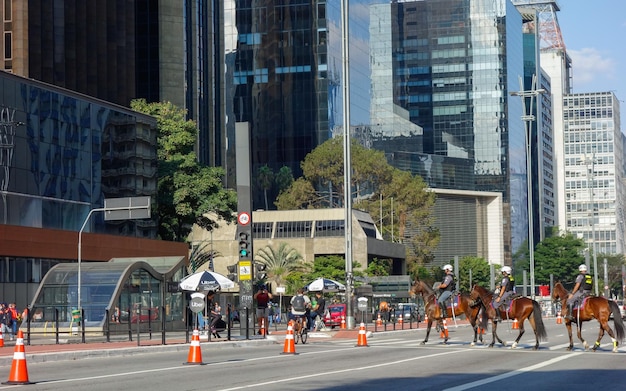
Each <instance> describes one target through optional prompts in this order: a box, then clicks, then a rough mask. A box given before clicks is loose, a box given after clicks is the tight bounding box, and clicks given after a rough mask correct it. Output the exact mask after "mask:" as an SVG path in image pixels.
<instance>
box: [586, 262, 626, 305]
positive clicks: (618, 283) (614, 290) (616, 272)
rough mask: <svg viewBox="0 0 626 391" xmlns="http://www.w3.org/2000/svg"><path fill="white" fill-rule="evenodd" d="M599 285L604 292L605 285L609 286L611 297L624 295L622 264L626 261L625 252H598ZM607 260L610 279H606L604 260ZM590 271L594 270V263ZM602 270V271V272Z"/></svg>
mask: <svg viewBox="0 0 626 391" xmlns="http://www.w3.org/2000/svg"><path fill="white" fill-rule="evenodd" d="M596 259H597V261H598V284H599V285H598V287H599V289H600V291H601V292H604V287H605V286H608V287H609V296H610V297H620V298H621V297H622V296H623V291H622V266H623V265H624V264H625V263H624V254H598V255H597V257H596ZM605 259H606V261H607V275H608V278H609V279H608V281H604V260H605ZM591 266H592V269H590V270H589V271H590V272H593V265H591ZM600 271H602V272H600Z"/></svg>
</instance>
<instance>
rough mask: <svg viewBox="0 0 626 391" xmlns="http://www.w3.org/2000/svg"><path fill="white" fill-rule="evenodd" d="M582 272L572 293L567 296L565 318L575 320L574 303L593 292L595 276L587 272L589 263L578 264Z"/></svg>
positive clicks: (579, 301)
mask: <svg viewBox="0 0 626 391" xmlns="http://www.w3.org/2000/svg"><path fill="white" fill-rule="evenodd" d="M578 271H579V272H580V273H579V274H578V276H577V277H576V284H575V285H574V289H572V293H570V294H569V295H568V296H567V308H566V312H565V319H568V320H574V316H573V315H572V314H573V313H574V305H576V304H578V303H581V302H582V299H583V298H584V297H585V296H589V295H590V294H591V288H592V287H593V277H592V276H591V274H587V265H585V264H582V265H580V266H578Z"/></svg>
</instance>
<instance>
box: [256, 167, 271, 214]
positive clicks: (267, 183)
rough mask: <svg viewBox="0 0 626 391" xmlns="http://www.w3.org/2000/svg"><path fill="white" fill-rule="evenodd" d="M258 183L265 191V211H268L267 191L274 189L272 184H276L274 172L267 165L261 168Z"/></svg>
mask: <svg viewBox="0 0 626 391" xmlns="http://www.w3.org/2000/svg"><path fill="white" fill-rule="evenodd" d="M257 181H258V184H259V187H260V188H261V189H263V197H264V198H265V210H267V209H268V204H267V190H268V189H270V188H271V187H272V183H274V172H273V171H272V169H271V168H270V167H269V166H268V165H267V164H266V165H264V166H263V167H261V168H259V173H258V176H257Z"/></svg>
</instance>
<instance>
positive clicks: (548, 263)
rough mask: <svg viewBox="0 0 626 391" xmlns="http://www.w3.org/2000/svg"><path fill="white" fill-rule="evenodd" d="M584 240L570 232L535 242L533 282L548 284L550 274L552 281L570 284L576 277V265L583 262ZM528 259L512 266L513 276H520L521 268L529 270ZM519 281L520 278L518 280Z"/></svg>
mask: <svg viewBox="0 0 626 391" xmlns="http://www.w3.org/2000/svg"><path fill="white" fill-rule="evenodd" d="M584 248H585V242H583V240H582V239H577V238H575V237H574V236H573V235H572V234H570V233H567V234H561V235H554V236H550V237H547V238H545V239H544V240H542V241H541V242H540V243H538V244H537V247H536V248H535V252H534V255H535V256H534V258H535V283H536V284H537V285H549V284H550V275H551V274H552V275H553V276H554V281H561V282H562V283H564V284H570V283H572V282H573V281H574V280H575V279H576V275H577V274H578V266H579V265H580V264H582V263H585V257H584V253H583V249H584ZM529 263H530V261H529V260H528V259H523V260H519V261H517V263H516V264H515V268H514V273H515V277H516V278H518V276H519V277H520V278H521V273H522V270H530V266H529ZM520 281H521V280H520Z"/></svg>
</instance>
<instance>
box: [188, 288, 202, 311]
mask: <svg viewBox="0 0 626 391" xmlns="http://www.w3.org/2000/svg"><path fill="white" fill-rule="evenodd" d="M189 309H190V310H191V312H194V313H196V314H197V313H198V312H201V311H202V310H203V309H204V295H203V294H202V293H192V294H191V300H190V301H189Z"/></svg>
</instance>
